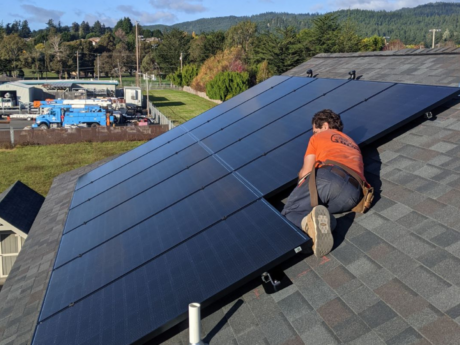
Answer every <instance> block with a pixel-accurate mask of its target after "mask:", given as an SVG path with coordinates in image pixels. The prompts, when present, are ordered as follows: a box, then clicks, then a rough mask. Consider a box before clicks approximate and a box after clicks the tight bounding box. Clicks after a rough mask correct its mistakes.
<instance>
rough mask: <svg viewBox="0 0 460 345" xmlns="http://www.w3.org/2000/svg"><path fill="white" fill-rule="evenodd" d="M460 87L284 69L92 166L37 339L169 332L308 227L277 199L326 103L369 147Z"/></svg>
mask: <svg viewBox="0 0 460 345" xmlns="http://www.w3.org/2000/svg"><path fill="white" fill-rule="evenodd" d="M455 92H457V93H458V89H454V88H447V87H425V86H419V85H401V84H392V83H377V82H362V81H347V80H334V79H309V78H296V77H294V78H289V77H274V78H271V79H269V80H267V81H265V82H264V83H262V84H259V85H257V86H256V87H254V88H251V89H250V90H248V91H247V92H245V93H243V94H240V95H238V96H236V97H234V98H232V99H231V100H229V101H227V102H224V103H223V104H222V105H220V106H217V107H215V108H213V109H211V110H209V111H207V112H205V113H204V114H202V115H200V116H198V117H196V118H194V119H192V120H190V121H188V122H187V123H185V124H184V125H182V126H179V127H177V128H175V129H173V130H171V131H169V132H168V133H165V134H164V135H162V136H160V137H159V138H156V139H154V140H152V141H150V142H148V143H146V144H144V145H142V146H140V147H139V148H137V149H135V150H132V151H130V152H128V153H126V154H124V155H122V156H121V157H119V158H117V159H115V160H113V161H111V162H109V163H107V164H105V165H104V166H101V167H100V168H97V169H95V170H93V171H92V172H90V173H88V174H86V175H84V176H82V177H81V178H80V179H79V181H78V183H77V186H76V190H75V193H74V197H73V200H72V204H71V209H70V211H69V214H68V218H67V222H66V226H65V229H64V234H63V237H62V240H61V244H60V247H59V252H58V256H57V259H56V262H55V266H54V270H53V273H52V276H51V280H50V283H49V286H48V290H47V293H46V297H45V301H44V304H43V307H42V312H41V314H40V319H39V325H38V326H37V329H36V334H35V337H34V342H33V343H34V344H130V343H133V342H136V341H140V340H145V339H148V338H149V337H152V336H155V335H157V334H159V333H161V332H162V331H164V330H165V329H167V328H168V327H171V326H172V325H174V324H175V323H177V322H179V321H181V320H182V319H184V317H185V316H186V311H187V305H188V304H189V303H190V302H201V303H203V302H204V303H207V302H209V301H211V300H212V299H213V298H215V297H218V296H220V295H221V294H222V293H225V292H226V291H228V290H229V289H231V288H234V287H236V286H237V285H238V284H241V283H242V282H243V281H244V280H245V279H248V278H251V277H254V276H255V275H256V274H260V273H261V272H263V271H264V270H266V269H267V268H268V267H270V266H272V265H274V264H276V263H278V262H279V261H280V260H283V259H285V258H287V257H289V256H292V255H294V254H295V251H294V250H295V249H296V248H297V247H299V246H300V245H302V244H304V243H305V242H306V241H307V240H308V237H307V236H306V235H304V234H303V233H302V232H301V231H299V230H298V229H297V228H295V227H294V226H293V225H292V224H290V223H289V222H288V221H286V220H285V219H284V218H283V217H282V216H281V215H280V214H279V212H277V211H276V210H275V209H273V208H272V207H271V205H270V204H268V203H267V202H266V201H265V200H264V199H263V197H264V196H266V195H268V194H270V193H272V192H273V191H275V190H277V189H278V188H280V187H282V186H284V185H286V184H287V183H289V182H291V181H293V180H294V179H295V178H296V175H297V172H298V170H299V168H300V165H301V162H302V157H303V155H304V152H305V148H306V145H307V142H308V139H309V137H310V136H311V119H312V116H313V115H314V114H315V113H316V112H317V111H319V110H321V109H324V108H331V109H333V110H334V111H336V112H338V113H341V114H342V118H343V119H344V122H345V132H346V133H347V134H349V135H350V136H351V137H352V138H354V139H355V140H356V141H357V142H358V143H366V142H369V141H371V140H374V139H375V138H377V137H378V136H380V135H382V133H385V132H386V131H389V130H392V129H394V127H395V126H398V125H400V124H401V123H404V122H407V121H409V120H411V119H412V118H413V117H414V116H419V115H420V114H421V113H423V112H425V111H427V110H429V109H431V108H433V107H435V106H437V105H438V104H440V103H442V102H444V101H446V100H448V99H450V98H451V97H452V96H454V95H455Z"/></svg>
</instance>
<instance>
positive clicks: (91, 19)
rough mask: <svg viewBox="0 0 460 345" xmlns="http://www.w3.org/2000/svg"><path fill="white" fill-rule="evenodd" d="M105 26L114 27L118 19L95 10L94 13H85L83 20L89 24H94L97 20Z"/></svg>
mask: <svg viewBox="0 0 460 345" xmlns="http://www.w3.org/2000/svg"><path fill="white" fill-rule="evenodd" d="M98 20H99V22H100V23H101V24H104V25H105V26H109V27H112V28H113V27H114V26H115V25H116V24H117V21H118V19H114V18H110V17H107V16H106V15H104V14H102V13H99V12H96V13H94V14H93V13H86V14H85V18H84V21H85V22H88V23H89V25H94V23H95V22H96V21H98Z"/></svg>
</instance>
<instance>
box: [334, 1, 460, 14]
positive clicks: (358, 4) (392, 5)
mask: <svg viewBox="0 0 460 345" xmlns="http://www.w3.org/2000/svg"><path fill="white" fill-rule="evenodd" d="M445 1H449V0H445ZM429 2H433V0H431V1H430V0H332V1H329V6H330V7H331V8H332V9H334V10H336V9H360V10H374V11H378V10H385V11H394V10H399V9H401V8H403V7H416V6H419V5H423V4H427V3H429ZM450 2H455V1H454V0H450Z"/></svg>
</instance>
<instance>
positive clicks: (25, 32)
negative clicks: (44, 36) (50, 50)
mask: <svg viewBox="0 0 460 345" xmlns="http://www.w3.org/2000/svg"><path fill="white" fill-rule="evenodd" d="M31 33H32V32H31V31H30V28H29V22H28V21H27V20H24V21H23V22H22V24H21V31H20V32H19V36H20V37H22V38H28V37H30V34H31Z"/></svg>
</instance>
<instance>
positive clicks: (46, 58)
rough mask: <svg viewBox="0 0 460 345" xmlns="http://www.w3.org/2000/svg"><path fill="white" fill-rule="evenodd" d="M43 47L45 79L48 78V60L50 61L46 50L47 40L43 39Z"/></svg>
mask: <svg viewBox="0 0 460 345" xmlns="http://www.w3.org/2000/svg"><path fill="white" fill-rule="evenodd" d="M43 49H44V50H45V75H46V77H45V79H48V66H47V61H48V54H47V52H46V41H43Z"/></svg>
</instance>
